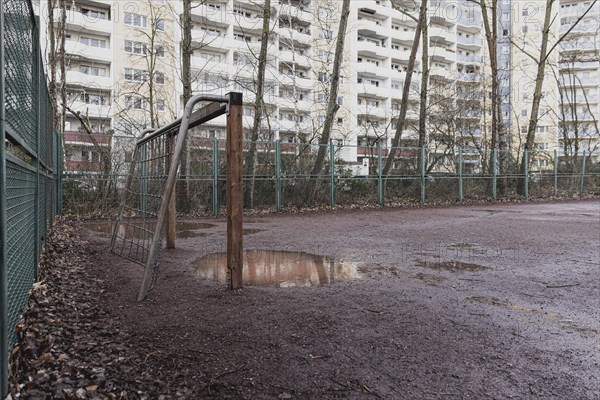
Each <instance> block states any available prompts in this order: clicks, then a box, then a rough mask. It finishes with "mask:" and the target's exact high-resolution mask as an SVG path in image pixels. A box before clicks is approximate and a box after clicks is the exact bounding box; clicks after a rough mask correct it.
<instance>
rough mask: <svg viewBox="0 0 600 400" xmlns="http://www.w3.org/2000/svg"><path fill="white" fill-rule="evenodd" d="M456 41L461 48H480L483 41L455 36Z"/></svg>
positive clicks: (476, 38)
mask: <svg viewBox="0 0 600 400" xmlns="http://www.w3.org/2000/svg"><path fill="white" fill-rule="evenodd" d="M456 41H457V43H458V45H459V46H463V47H472V48H480V47H481V46H483V39H481V38H478V37H473V36H470V37H466V36H456Z"/></svg>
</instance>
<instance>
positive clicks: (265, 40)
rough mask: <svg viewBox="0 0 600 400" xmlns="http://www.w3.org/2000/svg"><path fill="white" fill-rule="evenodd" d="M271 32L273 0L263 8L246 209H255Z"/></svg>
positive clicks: (248, 160)
mask: <svg viewBox="0 0 600 400" xmlns="http://www.w3.org/2000/svg"><path fill="white" fill-rule="evenodd" d="M270 30H271V0H265V4H264V6H263V25H262V35H261V42H260V53H259V57H258V71H257V73H256V86H255V87H256V99H255V100H254V122H253V124H252V132H251V136H250V141H251V142H250V151H249V152H248V153H247V154H246V173H248V174H250V176H251V178H250V187H249V188H248V190H246V191H245V193H244V194H245V196H244V203H245V204H246V207H249V208H253V207H254V187H255V181H256V167H257V164H258V152H257V147H256V142H257V141H258V138H259V134H260V127H261V120H262V115H263V109H264V100H263V93H264V85H265V70H266V69H267V47H268V45H269V33H270Z"/></svg>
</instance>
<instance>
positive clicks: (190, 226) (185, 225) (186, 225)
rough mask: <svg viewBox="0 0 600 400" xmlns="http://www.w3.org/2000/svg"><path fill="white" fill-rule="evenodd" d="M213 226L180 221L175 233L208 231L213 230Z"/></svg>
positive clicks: (204, 223)
mask: <svg viewBox="0 0 600 400" xmlns="http://www.w3.org/2000/svg"><path fill="white" fill-rule="evenodd" d="M215 226H217V225H215V224H209V223H206V222H190V221H180V222H177V231H180V230H181V231H190V230H195V229H209V228H214V227H215Z"/></svg>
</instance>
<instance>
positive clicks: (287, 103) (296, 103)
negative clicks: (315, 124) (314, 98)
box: [277, 97, 311, 111]
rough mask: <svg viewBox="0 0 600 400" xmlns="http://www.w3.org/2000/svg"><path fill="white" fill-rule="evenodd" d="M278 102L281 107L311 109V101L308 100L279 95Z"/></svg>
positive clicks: (301, 109)
mask: <svg viewBox="0 0 600 400" xmlns="http://www.w3.org/2000/svg"><path fill="white" fill-rule="evenodd" d="M277 103H278V104H279V107H280V108H281V109H287V110H300V111H310V108H311V102H309V101H307V100H294V99H290V98H284V97H278V98H277Z"/></svg>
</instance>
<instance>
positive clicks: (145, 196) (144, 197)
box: [140, 146, 148, 235]
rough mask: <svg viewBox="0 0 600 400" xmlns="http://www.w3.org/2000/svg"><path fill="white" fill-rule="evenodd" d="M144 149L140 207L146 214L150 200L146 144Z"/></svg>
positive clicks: (141, 154)
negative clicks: (147, 180)
mask: <svg viewBox="0 0 600 400" xmlns="http://www.w3.org/2000/svg"><path fill="white" fill-rule="evenodd" d="M141 150H142V151H141V152H140V158H141V159H142V162H141V163H140V164H141V165H140V175H141V180H140V192H141V193H142V198H141V199H140V200H141V204H140V209H141V210H142V213H143V214H144V215H145V214H146V205H147V202H148V183H147V182H146V175H147V171H146V168H147V165H146V159H147V154H146V152H147V149H146V146H144V147H142V149H141ZM143 232H144V235H146V232H145V231H143Z"/></svg>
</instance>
